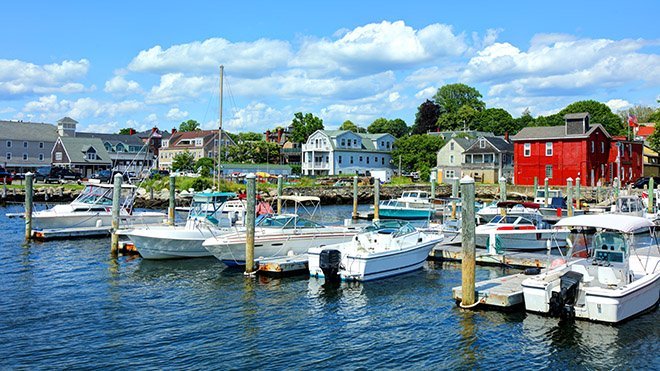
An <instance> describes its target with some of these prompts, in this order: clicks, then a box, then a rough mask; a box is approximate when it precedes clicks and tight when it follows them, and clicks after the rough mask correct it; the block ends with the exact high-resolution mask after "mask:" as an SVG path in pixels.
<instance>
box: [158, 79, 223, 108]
mask: <svg viewBox="0 0 660 371" xmlns="http://www.w3.org/2000/svg"><path fill="white" fill-rule="evenodd" d="M214 88H215V89H217V88H216V86H215V83H214V81H213V78H212V77H208V76H191V77H188V76H185V75H184V74H182V73H168V74H165V75H163V76H161V77H160V84H159V85H157V86H154V87H152V88H151V91H149V93H148V94H147V96H146V100H145V101H146V103H148V104H169V103H178V102H181V101H185V100H188V99H190V98H197V97H199V96H200V95H203V94H210V93H211V91H212V90H213V89H214Z"/></svg>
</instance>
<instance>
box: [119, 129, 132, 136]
mask: <svg viewBox="0 0 660 371" xmlns="http://www.w3.org/2000/svg"><path fill="white" fill-rule="evenodd" d="M134 133H135V129H133V128H121V129H119V134H124V135H133V134H134Z"/></svg>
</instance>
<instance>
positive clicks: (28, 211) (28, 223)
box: [25, 173, 34, 241]
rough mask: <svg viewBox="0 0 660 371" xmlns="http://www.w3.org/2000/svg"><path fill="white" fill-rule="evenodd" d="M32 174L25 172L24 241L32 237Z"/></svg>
mask: <svg viewBox="0 0 660 371" xmlns="http://www.w3.org/2000/svg"><path fill="white" fill-rule="evenodd" d="M33 177H34V175H33V174H32V173H27V174H25V241H29V240H30V238H32V196H33V195H34V192H33V190H32V184H33V183H32V180H33Z"/></svg>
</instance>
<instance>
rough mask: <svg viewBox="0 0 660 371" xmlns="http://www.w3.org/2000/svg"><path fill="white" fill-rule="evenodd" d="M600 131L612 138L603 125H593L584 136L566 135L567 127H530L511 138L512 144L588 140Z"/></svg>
mask: <svg viewBox="0 0 660 371" xmlns="http://www.w3.org/2000/svg"><path fill="white" fill-rule="evenodd" d="M597 129H600V130H601V131H602V132H603V133H604V134H605V136H607V137H608V138H611V136H610V134H609V133H608V132H607V130H605V128H604V127H603V125H601V124H591V125H590V127H589V130H588V131H587V132H586V133H584V134H569V135H566V126H565V125H557V126H528V127H526V128H523V129H522V130H520V131H519V132H518V134H516V135H514V136H512V137H511V141H512V142H518V141H521V140H544V139H581V138H588V137H590V136H591V134H593V132H594V131H596V130H597Z"/></svg>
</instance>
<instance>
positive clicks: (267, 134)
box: [266, 130, 270, 142]
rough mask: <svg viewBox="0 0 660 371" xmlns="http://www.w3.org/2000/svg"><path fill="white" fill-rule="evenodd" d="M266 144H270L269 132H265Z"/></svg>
mask: <svg viewBox="0 0 660 371" xmlns="http://www.w3.org/2000/svg"><path fill="white" fill-rule="evenodd" d="M266 142H270V130H266Z"/></svg>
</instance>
